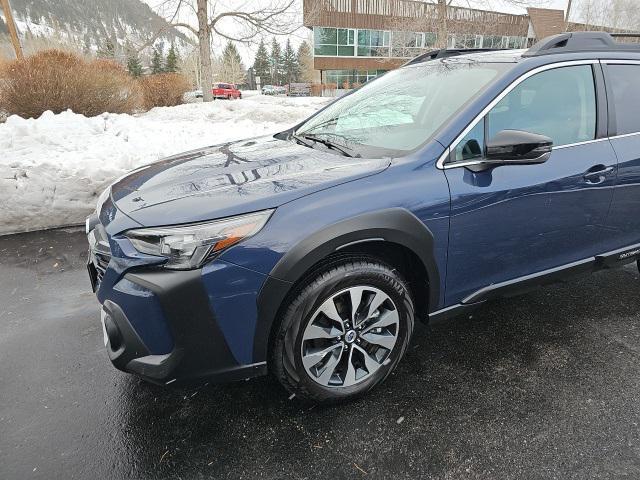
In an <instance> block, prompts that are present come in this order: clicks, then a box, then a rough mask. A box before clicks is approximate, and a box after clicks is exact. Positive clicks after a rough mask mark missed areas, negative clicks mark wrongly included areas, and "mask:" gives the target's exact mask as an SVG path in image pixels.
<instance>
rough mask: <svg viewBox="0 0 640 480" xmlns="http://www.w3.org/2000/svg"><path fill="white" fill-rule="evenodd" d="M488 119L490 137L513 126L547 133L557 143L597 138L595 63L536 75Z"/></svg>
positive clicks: (488, 134)
mask: <svg viewBox="0 0 640 480" xmlns="http://www.w3.org/2000/svg"><path fill="white" fill-rule="evenodd" d="M486 121H487V122H488V124H487V136H488V138H489V139H491V138H493V137H494V136H495V134H496V133H498V132H499V131H501V130H505V129H510V130H524V131H527V132H531V133H537V134H540V135H546V136H547V137H549V138H551V139H552V140H553V145H554V146H560V145H568V144H571V143H578V142H584V141H587V140H593V139H594V138H595V132H596V94H595V87H594V81H593V72H592V69H591V65H579V66H575V67H560V68H556V69H553V70H547V71H545V72H541V73H538V74H536V75H533V76H532V77H530V78H528V79H526V80H525V81H523V82H522V83H520V84H519V85H518V86H517V87H515V88H514V89H513V90H512V91H511V92H509V94H508V95H507V96H505V97H504V98H503V99H502V100H500V102H499V103H498V104H497V105H496V106H495V107H494V108H493V109H492V110H491V111H490V112H489V113H488V114H487V117H486Z"/></svg>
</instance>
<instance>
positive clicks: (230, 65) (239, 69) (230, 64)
mask: <svg viewBox="0 0 640 480" xmlns="http://www.w3.org/2000/svg"><path fill="white" fill-rule="evenodd" d="M220 76H221V77H222V80H224V81H225V82H231V83H236V84H241V83H244V81H245V68H244V65H243V64H242V57H241V56H240V54H239V53H238V49H237V48H236V46H235V44H234V43H233V42H231V41H228V42H227V44H226V45H225V47H224V50H223V51H222V59H221V61H220Z"/></svg>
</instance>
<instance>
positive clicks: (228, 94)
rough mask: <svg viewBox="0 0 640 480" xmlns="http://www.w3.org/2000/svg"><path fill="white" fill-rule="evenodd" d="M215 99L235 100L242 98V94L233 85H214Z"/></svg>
mask: <svg viewBox="0 0 640 480" xmlns="http://www.w3.org/2000/svg"><path fill="white" fill-rule="evenodd" d="M211 91H212V93H213V98H226V99H229V100H231V99H235V98H242V92H241V91H240V90H238V89H237V88H236V86H235V85H234V84H233V83H214V84H213V89H212V90H211Z"/></svg>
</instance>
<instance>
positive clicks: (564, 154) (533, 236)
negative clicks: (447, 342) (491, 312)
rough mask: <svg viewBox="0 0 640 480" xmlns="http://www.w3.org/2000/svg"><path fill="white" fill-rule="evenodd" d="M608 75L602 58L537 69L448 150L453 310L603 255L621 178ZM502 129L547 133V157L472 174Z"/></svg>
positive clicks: (448, 296)
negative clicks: (489, 291) (611, 130)
mask: <svg viewBox="0 0 640 480" xmlns="http://www.w3.org/2000/svg"><path fill="white" fill-rule="evenodd" d="M576 63H577V64H576ZM602 78H603V77H602V70H601V69H600V65H599V64H598V62H597V61H588V62H584V64H581V63H580V62H571V63H570V64H568V65H567V64H557V65H555V66H545V67H540V68H539V69H537V70H534V71H533V72H530V73H529V74H527V75H524V76H523V77H521V78H520V79H519V80H518V81H516V82H514V84H512V85H511V86H510V87H509V88H508V89H507V90H506V91H505V92H503V94H501V95H500V96H499V97H498V98H497V99H496V100H494V102H492V104H491V105H490V106H489V107H488V108H490V109H489V110H488V112H487V113H486V114H485V116H484V117H482V118H481V119H480V120H479V121H478V123H477V124H474V123H472V124H471V125H470V126H469V127H468V128H467V130H466V131H465V132H463V134H462V135H461V137H462V138H461V139H460V140H459V141H458V142H454V144H453V145H452V146H451V153H450V157H449V158H448V160H447V163H446V164H445V165H444V169H445V170H444V171H445V175H446V178H447V180H448V182H449V188H450V192H451V217H450V236H449V250H448V260H447V281H446V301H447V304H449V305H451V304H455V303H458V302H461V301H465V302H472V301H475V300H477V299H479V297H480V296H479V290H480V289H483V288H485V287H487V286H491V285H494V286H495V284H501V283H502V284H507V285H508V284H510V283H517V282H518V281H519V280H522V279H523V277H525V276H527V275H531V274H535V273H538V272H543V271H545V270H548V269H554V268H556V267H562V266H567V265H569V264H572V263H573V262H580V261H582V260H583V259H585V258H588V257H590V256H592V255H594V254H597V253H599V252H601V251H602V249H603V245H604V244H605V243H606V240H605V237H606V236H605V227H604V226H605V222H606V219H607V213H608V210H609V206H610V203H611V198H612V195H613V187H614V185H615V178H616V157H615V155H614V152H613V149H612V147H611V144H610V143H609V141H608V140H607V138H606V124H605V123H604V122H605V120H606V103H605V96H604V94H603V93H602V92H603V80H602ZM504 129H513V130H522V131H527V132H531V133H537V134H540V135H545V136H547V137H550V138H551V139H552V140H553V142H554V147H553V151H552V153H551V155H550V157H549V158H548V160H547V161H546V162H544V163H540V164H530V165H500V166H495V167H493V168H487V169H484V170H481V171H473V170H472V164H473V163H474V162H475V161H481V160H482V158H483V155H484V152H485V146H486V140H488V139H492V138H494V137H495V135H496V134H497V133H498V132H500V131H502V130H504ZM470 164H471V165H470ZM464 165H467V166H466V167H465V166H464ZM498 286H500V285H498ZM490 288H493V287H490ZM485 291H486V288H485Z"/></svg>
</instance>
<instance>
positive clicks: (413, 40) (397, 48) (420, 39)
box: [391, 32, 436, 58]
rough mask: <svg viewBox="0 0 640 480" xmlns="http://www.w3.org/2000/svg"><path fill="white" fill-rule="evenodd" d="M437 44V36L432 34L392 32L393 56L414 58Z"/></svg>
mask: <svg viewBox="0 0 640 480" xmlns="http://www.w3.org/2000/svg"><path fill="white" fill-rule="evenodd" d="M435 44H436V34H435V33H431V32H391V56H392V57H395V58H413V57H416V56H418V55H420V54H422V53H425V52H426V50H427V49H429V48H432V47H433V46H434V45H435Z"/></svg>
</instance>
